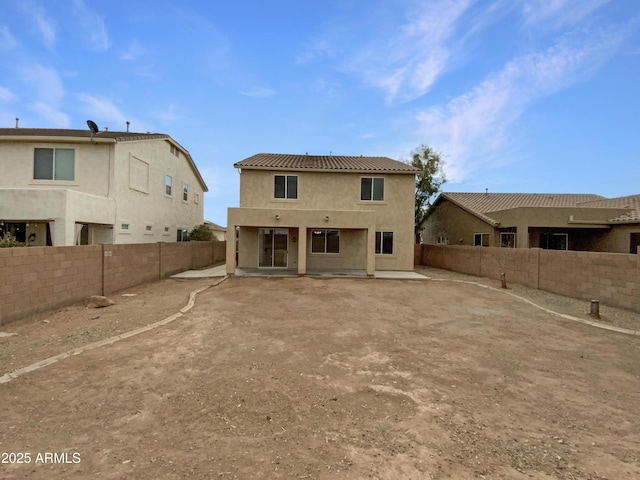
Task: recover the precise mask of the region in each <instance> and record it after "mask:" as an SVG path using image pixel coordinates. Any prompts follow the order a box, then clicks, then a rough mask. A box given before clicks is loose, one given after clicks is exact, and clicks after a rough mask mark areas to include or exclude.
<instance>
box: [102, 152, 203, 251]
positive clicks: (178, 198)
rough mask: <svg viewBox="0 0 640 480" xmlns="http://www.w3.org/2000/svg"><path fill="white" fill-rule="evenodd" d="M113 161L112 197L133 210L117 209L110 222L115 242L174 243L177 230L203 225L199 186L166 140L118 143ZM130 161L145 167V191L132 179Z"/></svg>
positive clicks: (189, 168) (201, 192)
mask: <svg viewBox="0 0 640 480" xmlns="http://www.w3.org/2000/svg"><path fill="white" fill-rule="evenodd" d="M114 158H115V178H114V185H115V188H114V189H113V194H112V195H113V198H115V200H116V201H117V203H118V205H129V206H131V205H135V207H136V208H118V211H117V214H116V219H115V222H114V225H115V232H116V233H115V237H116V243H147V242H175V241H176V230H177V229H178V228H185V229H187V230H191V229H192V228H193V227H194V226H196V225H200V224H202V223H203V222H204V195H203V191H202V187H201V185H200V184H199V182H198V180H197V177H196V175H195V173H194V172H193V170H192V169H191V167H190V165H189V163H188V161H187V160H186V158H185V157H184V154H183V153H180V158H177V157H176V156H174V155H173V154H172V153H171V151H170V144H169V142H168V141H166V140H156V141H148V140H146V141H132V142H122V143H119V144H117V145H116V146H115V155H114ZM132 162H134V163H135V162H138V164H139V162H142V163H143V164H144V163H146V164H147V165H148V172H149V173H148V182H146V183H147V185H148V186H147V188H146V189H145V188H142V189H139V188H140V185H141V184H144V183H145V182H144V181H141V180H140V179H139V178H138V179H136V178H132V176H131V174H132V170H133V172H135V171H136V169H135V168H133V169H132V167H131V164H132ZM166 175H170V176H171V177H172V192H171V195H170V196H169V195H166V194H165V176H166ZM183 182H184V183H186V184H187V185H188V186H189V192H188V200H187V201H186V202H185V201H183V199H182V184H183ZM132 187H134V188H132ZM141 190H142V191H141ZM145 190H146V191H145ZM196 194H197V195H198V198H199V200H198V203H195V198H196ZM122 223H128V224H129V231H128V232H124V231H123V230H122V229H121V228H120V227H121V225H122ZM147 225H151V227H152V232H153V233H152V234H148V233H147V232H146V229H145V228H146V226H147ZM165 226H168V227H169V229H170V231H169V234H168V235H165V234H164V227H165Z"/></svg>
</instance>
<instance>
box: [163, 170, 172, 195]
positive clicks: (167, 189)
mask: <svg viewBox="0 0 640 480" xmlns="http://www.w3.org/2000/svg"><path fill="white" fill-rule="evenodd" d="M172 189H173V177H172V176H171V175H165V176H164V194H165V195H166V196H167V197H171V196H172Z"/></svg>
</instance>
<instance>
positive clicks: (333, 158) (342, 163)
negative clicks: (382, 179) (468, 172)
mask: <svg viewBox="0 0 640 480" xmlns="http://www.w3.org/2000/svg"><path fill="white" fill-rule="evenodd" d="M234 167H236V168H257V169H280V170H344V171H349V170H351V171H367V172H392V173H411V174H416V173H418V172H419V171H420V170H418V169H417V168H415V167H413V166H411V165H408V164H406V163H403V162H400V161H398V160H393V159H391V158H388V157H363V156H359V157H348V156H340V155H292V154H281V153H258V154H256V155H253V156H252V157H249V158H245V159H244V160H242V161H241V162H238V163H236V164H234Z"/></svg>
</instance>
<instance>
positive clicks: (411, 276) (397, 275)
mask: <svg viewBox="0 0 640 480" xmlns="http://www.w3.org/2000/svg"><path fill="white" fill-rule="evenodd" d="M226 274H227V273H226V268H225V266H224V265H218V266H217V267H212V268H205V269H202V270H187V271H186V272H181V273H178V274H176V275H172V276H171V278H214V277H224V276H225V275H226ZM235 275H236V276H238V277H296V276H297V275H298V274H297V272H296V271H295V270H278V269H240V268H237V269H236V271H235ZM307 276H308V277H323V278H366V276H367V275H366V272H365V271H364V270H331V271H323V270H311V271H308V272H307ZM374 278H384V279H400V280H428V279H429V277H426V276H424V275H420V274H419V273H416V272H402V271H376V272H375V275H374Z"/></svg>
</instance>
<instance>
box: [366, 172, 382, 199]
mask: <svg viewBox="0 0 640 480" xmlns="http://www.w3.org/2000/svg"><path fill="white" fill-rule="evenodd" d="M360 200H364V201H376V202H381V201H382V200H384V178H380V177H362V178H361V179H360Z"/></svg>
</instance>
